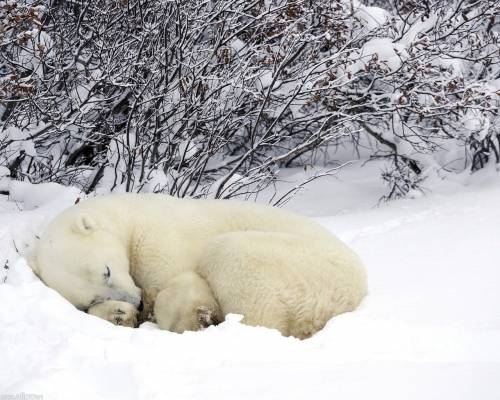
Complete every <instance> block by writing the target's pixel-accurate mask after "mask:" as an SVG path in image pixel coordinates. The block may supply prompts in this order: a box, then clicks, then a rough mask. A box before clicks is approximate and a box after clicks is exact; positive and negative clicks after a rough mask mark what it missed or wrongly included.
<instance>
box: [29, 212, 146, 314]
mask: <svg viewBox="0 0 500 400" xmlns="http://www.w3.org/2000/svg"><path fill="white" fill-rule="evenodd" d="M31 264H32V268H33V270H34V272H35V273H36V274H37V275H38V276H39V277H40V279H41V280H42V281H43V282H44V283H45V284H46V285H47V286H49V287H51V288H53V289H55V290H56V291H57V292H59V293H60V294H61V295H63V296H64V297H65V298H66V299H67V300H68V301H69V302H71V303H72V304H73V305H74V306H76V307H77V308H79V309H80V310H87V309H88V308H89V307H91V306H93V305H95V304H98V303H100V302H103V301H106V300H119V301H126V302H128V303H131V304H133V305H134V306H136V307H137V306H139V304H140V301H141V290H140V289H139V288H138V287H137V286H136V285H135V283H134V281H133V279H132V277H131V276H130V267H129V257H128V248H127V243H126V241H125V240H124V238H123V237H120V236H119V235H118V234H117V233H113V232H112V231H111V230H109V229H106V228H104V227H101V226H100V225H99V223H98V220H97V219H94V218H93V217H91V216H89V215H86V214H83V215H82V213H78V212H76V213H75V212H66V213H63V214H61V215H60V216H59V217H57V218H56V219H55V220H54V221H53V222H52V223H51V224H50V225H49V227H48V228H47V230H46V231H45V233H44V234H43V235H42V237H41V238H40V241H39V244H38V246H37V250H36V255H35V257H34V258H33V260H32V261H31Z"/></svg>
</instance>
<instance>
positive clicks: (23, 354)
mask: <svg viewBox="0 0 500 400" xmlns="http://www.w3.org/2000/svg"><path fill="white" fill-rule="evenodd" d="M378 168H380V165H378V164H375V163H373V164H368V167H367V168H359V165H352V166H350V167H348V168H346V169H344V170H342V171H341V172H340V173H339V174H338V175H336V176H334V177H329V178H325V179H324V180H319V181H314V182H312V183H311V185H310V186H309V188H306V189H304V190H303V191H301V192H299V194H298V195H297V196H296V197H295V198H294V199H293V200H292V201H290V202H289V203H287V205H286V206H287V207H289V208H291V209H294V210H298V211H300V212H303V213H304V214H307V215H310V216H313V217H315V218H316V219H317V220H318V221H319V222H320V223H322V224H324V225H325V226H326V227H328V228H329V229H331V230H332V231H333V232H335V233H336V234H338V235H339V236H340V237H341V238H342V239H343V240H345V241H346V242H347V243H349V245H350V246H352V247H353V248H354V249H355V250H356V251H357V252H358V253H359V254H360V255H361V257H362V258H363V260H364V262H365V264H366V268H367V270H368V276H369V295H368V296H367V298H366V299H365V301H364V303H363V304H362V306H361V307H360V309H358V310H357V311H355V312H353V313H348V314H344V315H341V316H338V317H336V318H334V319H332V320H331V321H330V322H329V323H328V325H327V326H326V327H325V329H324V330H322V331H321V332H319V333H318V334H316V335H315V336H314V337H313V338H311V339H308V340H305V341H299V340H296V339H293V338H284V337H282V336H280V334H279V333H278V332H277V331H274V330H269V329H265V328H253V327H248V326H245V325H242V324H240V323H239V318H240V317H239V316H235V315H234V316H233V315H232V316H229V317H228V320H227V321H226V322H224V323H223V324H221V325H219V326H217V327H210V328H208V329H207V330H205V331H202V332H192V333H185V334H182V335H178V334H174V333H170V332H165V331H160V330H158V329H157V328H156V326H155V325H154V324H152V323H146V324H144V325H143V326H141V328H140V329H129V328H124V327H116V326H113V325H111V324H109V323H107V322H105V321H102V320H99V319H98V318H95V317H93V316H90V315H87V314H84V313H81V312H80V311H78V310H76V309H75V308H74V307H73V306H71V305H70V304H69V303H68V302H66V301H65V300H64V299H63V298H62V297H61V296H60V295H59V294H57V293H56V292H55V291H53V290H51V289H49V288H47V287H46V286H44V285H43V284H42V283H41V282H40V281H39V280H38V279H37V278H36V277H35V276H34V275H33V273H32V272H31V270H30V269H29V267H28V266H27V263H26V260H25V259H24V258H23V257H21V256H20V255H19V254H18V253H17V252H16V248H15V247H14V245H13V243H16V247H17V248H18V251H19V253H20V254H23V255H26V254H29V251H30V248H31V247H32V243H33V241H34V240H36V239H34V235H36V233H37V232H39V231H40V229H41V227H42V226H43V225H44V224H45V223H46V222H47V221H48V220H49V219H50V218H51V217H52V216H53V215H54V214H55V213H57V212H58V211H60V210H62V209H63V208H65V207H68V206H70V205H71V204H73V203H74V201H75V200H76V198H77V197H78V196H79V193H77V191H75V190H74V189H64V188H62V187H57V190H56V187H55V186H52V187H49V186H46V187H43V186H41V187H33V188H32V190H31V191H30V190H28V189H27V187H25V188H24V189H26V190H25V191H24V192H22V191H20V190H18V189H19V188H17V189H16V190H18V191H17V193H18V194H17V195H16V198H15V199H12V201H7V200H8V199H6V196H0V210H1V212H0V239H1V240H0V269H1V267H3V265H4V260H6V259H8V260H9V269H8V270H4V271H3V272H1V273H0V274H3V275H0V279H2V280H3V279H5V278H6V282H5V283H4V284H1V285H0V302H1V304H2V305H3V306H4V307H2V308H1V309H0V327H1V329H0V360H1V364H0V394H2V395H3V394H12V395H15V394H20V393H25V394H39V395H43V396H44V397H43V398H44V400H46V399H68V398H70V399H92V400H100V399H106V400H110V399H121V400H127V399H168V398H171V399H199V398H203V399H236V398H237V399H284V398H287V399H305V398H308V399H333V398H339V399H343V400H344V399H384V400H386V399H389V400H390V399H398V400H399V399H410V400H411V399H418V400H421V399H441V400H446V399H450V400H460V399H473V398H474V399H476V398H477V399H481V400H489V399H491V400H493V399H498V398H500V381H499V380H498V376H500V346H499V343H500V313H499V309H498V305H499V304H500V291H499V290H498V287H499V283H500V270H499V268H498V265H499V264H498V261H497V260H498V249H499V247H500V236H499V235H498V225H499V222H500V208H499V207H498V204H499V201H500V187H499V185H498V173H497V172H496V171H495V168H490V169H489V170H485V171H482V172H481V174H474V175H473V176H470V175H462V176H457V177H456V179H455V180H454V181H453V180H449V179H448V180H442V179H440V178H439V176H437V175H436V176H435V177H434V178H432V179H431V180H430V181H429V183H428V185H429V186H430V188H431V189H433V191H432V193H430V194H428V195H426V196H423V197H420V198H418V199H407V200H401V201H394V202H391V203H388V204H381V205H379V206H378V207H376V204H377V201H378V199H379V197H380V195H381V194H382V193H383V192H382V191H381V188H380V183H379V182H378V181H377V180H378V179H379V177H378ZM284 172H286V173H285V176H286V180H287V181H288V183H283V185H287V184H292V181H293V180H297V179H300V178H302V177H303V175H304V174H306V172H299V170H293V171H284ZM16 185H17V184H15V185H14V186H16ZM285 189H286V188H285ZM30 193H31V195H30ZM50 193H53V196H50V195H49V194H50ZM13 200H16V201H13ZM24 201H27V203H29V204H28V206H27V207H26V208H27V209H30V210H24V211H20V209H22V208H23V207H24V205H23V202H24ZM37 203H38V204H37ZM35 206H36V207H37V208H34V207H35Z"/></svg>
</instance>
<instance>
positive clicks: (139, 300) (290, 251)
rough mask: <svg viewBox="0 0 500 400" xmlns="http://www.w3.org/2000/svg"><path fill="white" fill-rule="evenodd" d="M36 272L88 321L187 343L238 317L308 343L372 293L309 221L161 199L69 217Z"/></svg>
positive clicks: (111, 198)
mask: <svg viewBox="0 0 500 400" xmlns="http://www.w3.org/2000/svg"><path fill="white" fill-rule="evenodd" d="M32 264H33V265H32V267H33V269H34V271H35V272H36V273H37V275H38V276H39V277H40V278H41V279H42V280H43V281H44V282H45V283H46V284H47V285H48V286H49V287H51V288H53V289H55V290H56V291H58V292H59V293H60V294H61V295H62V296H64V297H65V298H66V299H67V300H68V301H70V302H71V303H72V304H73V305H75V306H76V307H77V308H79V309H81V310H84V311H87V312H88V313H89V314H93V315H97V316H99V317H101V318H103V319H106V320H108V321H111V322H113V323H115V324H118V325H126V326H135V325H136V323H137V321H138V320H145V319H149V318H152V319H154V320H155V321H156V322H157V323H158V325H159V327H160V328H161V329H165V330H170V331H174V332H179V333H180V332H184V331H186V330H198V329H202V328H204V327H206V326H208V325H212V324H216V323H218V322H220V321H222V320H223V319H224V316H225V315H227V314H228V313H235V314H242V315H243V316H244V318H243V320H242V322H243V323H246V324H248V325H253V326H257V325H259V326H264V327H269V328H275V329H278V330H279V331H280V332H281V333H282V334H283V335H285V336H295V337H297V338H300V339H304V338H307V337H310V336H311V335H312V334H314V333H315V332H317V331H318V330H320V329H321V328H323V326H324V325H325V324H326V322H327V321H328V320H329V319H330V318H332V317H333V316H335V315H337V314H340V313H344V312H347V311H352V310H354V309H355V308H356V307H357V306H358V305H359V303H360V302H361V300H362V299H363V297H364V296H365V294H366V291H367V285H366V277H365V272H364V268H363V266H362V263H361V262H360V260H359V258H358V257H357V256H356V254H355V253H354V252H353V251H351V250H350V249H349V248H348V247H347V246H346V245H345V244H343V243H342V242H341V241H340V240H339V239H337V238H336V237H335V236H334V235H332V234H331V233H330V232H329V231H327V230H326V229H325V228H323V227H321V226H320V225H319V224H317V223H315V222H313V221H312V220H309V219H307V218H305V217H302V216H299V215H295V214H293V213H291V212H289V211H286V210H283V209H278V208H274V207H270V206H266V205H258V204H254V203H248V202H237V201H229V200H195V199H179V198H174V197H171V196H167V195H162V194H120V195H108V196H102V197H97V198H94V199H90V200H86V201H82V202H80V203H78V204H77V205H75V206H72V207H70V208H68V209H67V210H65V211H63V212H62V213H61V214H60V215H59V216H57V217H56V218H55V219H54V220H53V221H52V222H51V223H50V224H49V226H48V227H47V229H46V230H45V232H44V233H43V234H42V236H41V238H40V240H39V243H38V246H37V250H36V255H35V257H34V261H33V262H32ZM141 308H142V311H141V312H139V311H138V309H141Z"/></svg>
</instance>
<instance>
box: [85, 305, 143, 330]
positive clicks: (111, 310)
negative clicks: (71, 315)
mask: <svg viewBox="0 0 500 400" xmlns="http://www.w3.org/2000/svg"><path fill="white" fill-rule="evenodd" d="M87 313H88V314H91V315H95V316H96V317H99V318H102V319H105V320H106V321H109V322H111V323H113V324H115V325H119V326H128V327H130V328H134V327H135V326H137V315H138V313H139V312H138V311H137V309H136V308H135V307H134V306H133V305H132V304H130V303H126V302H124V301H116V300H108V301H104V302H102V303H99V304H96V305H95V306H92V307H90V308H89V309H88V310H87Z"/></svg>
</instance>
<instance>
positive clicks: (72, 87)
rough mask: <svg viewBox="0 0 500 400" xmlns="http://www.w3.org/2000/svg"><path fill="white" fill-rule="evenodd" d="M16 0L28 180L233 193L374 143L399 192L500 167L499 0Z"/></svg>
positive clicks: (9, 151) (15, 102)
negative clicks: (429, 176) (444, 174)
mask: <svg viewBox="0 0 500 400" xmlns="http://www.w3.org/2000/svg"><path fill="white" fill-rule="evenodd" d="M9 1H10V3H1V4H2V5H1V6H0V9H2V10H3V11H2V12H4V14H5V13H12V12H13V11H12V10H14V9H17V10H21V9H29V8H30V7H31V8H33V9H34V10H35V11H34V12H33V13H34V14H33V15H34V17H33V18H31V19H29V18H28V19H26V18H25V19H23V20H22V21H24V22H23V23H25V24H27V27H24V28H21V27H15V28H14V27H11V28H10V30H7V31H8V32H12V33H9V34H8V35H4V36H2V51H4V49H5V50H6V51H5V52H3V53H2V54H6V55H7V54H8V56H7V57H4V56H3V55H2V60H1V61H0V63H1V68H2V69H1V71H2V72H1V77H0V79H2V82H12V81H13V79H12V78H11V76H12V69H13V68H19V66H20V65H21V66H22V69H23V72H22V74H18V76H19V78H16V79H22V82H23V83H25V84H28V85H29V88H30V89H29V90H26V91H25V92H23V94H22V95H20V93H19V91H17V92H16V90H17V89H15V85H11V84H10V83H9V85H3V86H2V88H3V89H2V90H3V92H2V93H3V95H2V99H4V101H3V102H2V103H1V105H0V107H3V108H1V109H0V113H2V114H3V115H2V116H0V118H2V128H1V131H0V160H1V161H0V163H1V164H2V165H5V166H7V167H8V168H9V170H10V174H11V177H14V178H17V179H29V180H30V181H33V182H41V181H55V182H60V183H63V184H74V185H77V186H80V187H82V188H83V189H84V190H86V191H88V192H89V191H93V190H96V189H99V188H103V189H106V190H109V189H111V190H126V191H140V190H144V191H166V192H169V193H171V194H174V195H177V196H208V195H209V196H213V197H232V196H234V195H242V194H246V193H251V192H256V191H259V190H260V189H262V188H263V187H265V186H266V185H267V184H269V183H270V182H272V181H273V179H275V178H276V175H277V172H278V171H279V169H280V168H282V167H284V166H290V165H304V164H312V163H319V162H321V163H325V162H326V163H335V162H336V161H337V159H339V160H340V159H342V161H344V160H345V158H346V156H345V153H346V152H348V154H356V152H363V153H364V154H368V155H369V156H371V157H376V158H380V157H383V158H386V159H387V160H388V163H389V165H388V169H387V171H385V172H384V180H385V181H386V182H388V183H389V193H390V195H391V196H396V195H404V194H405V193H407V192H408V190H412V189H418V187H419V185H420V182H421V181H422V179H423V177H424V176H425V174H426V171H427V170H428V169H430V168H442V167H445V168H447V169H454V170H463V169H464V168H470V169H472V170H475V169H478V168H481V167H482V166H483V165H485V164H486V163H487V162H490V161H493V162H495V161H496V162H498V154H499V142H498V135H497V132H496V130H495V129H496V125H497V124H496V123H495V118H496V112H497V111H496V110H497V108H498V93H497V92H498V90H499V89H500V80H499V76H498V74H499V68H498V65H497V64H498V60H499V47H498V26H499V25H498V20H497V19H498V16H499V13H500V7H499V5H498V4H497V2H494V1H466V2H464V1H441V0H435V1H423V2H413V1H409V0H408V1H404V2H397V4H393V3H390V4H389V5H388V6H384V4H378V3H377V5H379V6H384V7H385V8H386V9H382V8H377V7H373V6H371V7H369V6H364V5H361V4H359V3H358V2H357V1H354V0H352V1H351V0H315V1H309V0H307V1H306V0H295V1H286V0H266V1H260V0H259V1H251V2H248V1H246V0H212V1H196V0H188V1H182V2H172V1H163V0H162V1H154V2H143V1H139V0H125V1H110V0H97V1H95V0H92V1H89V2H85V3H81V2H76V1H71V2H54V3H51V4H48V3H47V4H46V7H45V9H44V8H42V7H40V6H39V5H34V3H29V4H28V3H26V4H25V5H23V6H21V5H20V2H19V1H18V0H16V1H14V0H9ZM7 4H9V5H8V6H7ZM12 5H14V6H12ZM23 7H24V8H23ZM16 12H17V11H16ZM27 15H31V14H30V13H29V12H28V14H27ZM30 24H31V25H33V26H34V27H33V26H28V25H30ZM4 31H5V29H4ZM0 32H2V29H0ZM14 32H16V33H14ZM23 32H24V33H26V32H30V34H29V37H27V36H22V35H24V33H23ZM0 34H1V33H0ZM20 34H21V36H19V35H20ZM16 35H17V36H16ZM7 36H8V38H9V39H8V40H4V37H7ZM14 37H15V38H17V39H16V40H13V39H12V38H14ZM7 50H8V51H7ZM16 61H18V62H17V63H16ZM14 81H15V82H16V84H17V83H18V82H17V81H16V80H14ZM0 101H1V99H0ZM342 154H343V155H342ZM492 154H494V156H493V155H492ZM319 155H321V156H322V157H319ZM351 157H352V156H351ZM408 179H409V181H408ZM408 182H411V184H408Z"/></svg>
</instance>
